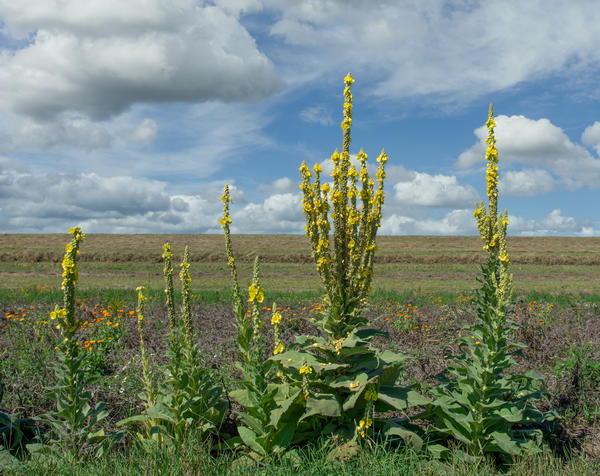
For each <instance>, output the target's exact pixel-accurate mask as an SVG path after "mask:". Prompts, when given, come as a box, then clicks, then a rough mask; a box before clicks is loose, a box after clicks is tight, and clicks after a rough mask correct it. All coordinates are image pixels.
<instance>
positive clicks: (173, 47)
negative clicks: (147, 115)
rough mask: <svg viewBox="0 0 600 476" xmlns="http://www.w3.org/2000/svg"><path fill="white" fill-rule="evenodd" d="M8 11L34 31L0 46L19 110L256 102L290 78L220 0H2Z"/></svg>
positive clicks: (9, 106) (109, 112)
mask: <svg viewBox="0 0 600 476" xmlns="http://www.w3.org/2000/svg"><path fill="white" fill-rule="evenodd" d="M23 3H25V4H23ZM0 16H1V17H2V20H3V22H4V25H5V30H6V31H8V32H9V33H11V34H13V35H15V36H28V35H30V36H31V41H30V42H29V43H28V44H27V45H25V46H24V47H22V48H19V49H16V50H14V51H7V50H4V51H3V52H2V53H1V54H0V91H4V92H5V94H1V95H0V107H2V109H4V110H8V111H12V112H15V113H17V114H21V115H27V116H30V117H33V118H37V119H46V118H53V117H55V116H56V115H58V114H60V113H61V112H64V111H69V110H75V111H79V112H81V113H84V114H86V115H88V116H90V117H91V118H94V119H102V118H107V117H110V116H113V115H116V114H119V113H121V112H123V111H125V110H127V109H128V108H130V107H131V106H132V105H133V104H135V103H140V102H142V103H143V102H153V103H160V102H166V101H188V102H199V101H207V100H221V101H225V102H230V101H251V102H252V101H257V100H259V99H262V98H265V97H267V96H269V95H272V94H273V93H275V92H277V91H279V90H280V88H281V87H282V83H281V81H280V79H279V78H278V76H277V74H276V72H275V68H274V66H273V63H272V62H271V61H270V60H269V59H268V58H267V57H266V56H265V55H264V54H263V53H261V52H260V51H259V50H258V49H257V46H256V43H255V41H254V39H253V38H252V37H251V36H250V34H249V33H248V31H247V30H246V29H245V28H244V27H243V26H242V25H241V24H240V23H239V21H238V20H237V19H236V18H235V17H234V16H231V15H228V14H227V13H225V12H224V11H223V10H221V9H219V8H217V7H215V6H210V5H208V6H199V5H197V4H196V3H195V2H191V1H180V2H175V3H173V2H162V1H159V0H134V1H128V2H125V3H124V2H118V1H116V0H90V1H86V2H80V1H77V0H67V1H64V0H62V1H58V0H35V1H33V0H30V1H27V0H26V1H25V2H13V1H10V2H9V1H6V0H2V1H0Z"/></svg>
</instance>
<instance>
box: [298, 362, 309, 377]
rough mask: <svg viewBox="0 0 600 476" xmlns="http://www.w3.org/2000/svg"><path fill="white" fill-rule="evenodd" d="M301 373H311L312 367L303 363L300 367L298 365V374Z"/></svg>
mask: <svg viewBox="0 0 600 476" xmlns="http://www.w3.org/2000/svg"><path fill="white" fill-rule="evenodd" d="M302 374H307V375H308V374H312V367H309V366H308V365H306V364H304V365H303V366H302V367H300V375H302Z"/></svg>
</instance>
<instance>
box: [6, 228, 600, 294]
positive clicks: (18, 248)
mask: <svg viewBox="0 0 600 476" xmlns="http://www.w3.org/2000/svg"><path fill="white" fill-rule="evenodd" d="M68 240H69V236H68V235H64V234H52V235H0V278H1V279H2V281H3V283H4V286H5V287H9V288H16V287H20V286H23V285H27V284H29V285H38V286H54V285H55V284H56V282H57V279H58V276H59V274H60V269H59V265H58V263H59V262H60V260H61V259H62V256H63V254H64V244H65V243H66V242H67V241H68ZM166 241H169V242H170V243H171V245H172V247H173V250H174V253H175V257H176V259H180V258H181V254H182V252H183V248H184V246H185V245H186V244H188V245H189V246H190V249H191V260H192V261H193V262H194V266H193V272H194V284H195V286H196V287H201V288H203V289H207V290H209V289H211V290H212V289H223V288H228V287H229V272H228V269H227V267H226V265H225V263H226V259H225V253H224V242H223V237H222V236H221V235H100V234H96V235H94V234H90V235H88V237H87V239H86V240H85V241H84V243H83V244H82V248H81V277H82V279H81V281H80V284H81V287H83V288H120V287H126V288H134V287H136V286H138V285H139V284H145V285H147V286H150V287H156V288H158V287H161V286H162V270H161V264H160V263H161V257H160V255H161V252H162V249H161V246H162V244H163V243H165V242H166ZM233 241H234V247H235V249H236V250H237V260H238V262H239V263H240V265H241V266H242V270H241V271H242V273H243V275H245V276H250V273H249V272H248V271H249V270H250V266H251V262H252V261H253V260H254V256H256V255H259V256H260V257H261V262H262V263H263V266H262V270H263V276H264V283H265V285H266V286H268V287H269V288H270V289H272V290H277V291H289V290H299V291H314V290H317V289H318V285H319V284H318V283H319V281H318V279H314V278H316V277H317V274H316V272H315V270H314V266H313V265H312V260H311V257H310V250H309V246H308V240H307V239H306V238H305V237H304V236H299V235H236V236H234V237H233ZM377 242H378V245H379V250H378V252H377V255H376V257H375V258H376V265H375V266H376V269H375V276H376V279H375V282H374V288H375V289H384V290H391V291H399V290H406V289H421V290H423V291H429V292H452V293H454V292H461V291H465V290H468V289H470V288H472V287H473V286H474V284H475V281H474V279H475V276H476V275H477V273H478V267H477V263H479V262H481V260H482V259H484V258H485V254H484V253H483V252H482V251H481V240H480V238H479V237H476V236H472V237H433V236H393V237H392V236H382V237H379V238H378V239H377ZM508 246H509V252H510V255H511V260H512V263H513V273H514V278H515V290H516V291H517V292H523V293H526V292H531V291H537V292H548V293H575V294H579V293H582V292H583V293H593V294H599V293H600V280H598V279H597V278H596V276H597V269H598V268H597V266H599V265H600V253H599V250H600V238H562V237H541V238H537V237H536V238H530V237H510V238H509V242H508ZM245 268H247V269H245Z"/></svg>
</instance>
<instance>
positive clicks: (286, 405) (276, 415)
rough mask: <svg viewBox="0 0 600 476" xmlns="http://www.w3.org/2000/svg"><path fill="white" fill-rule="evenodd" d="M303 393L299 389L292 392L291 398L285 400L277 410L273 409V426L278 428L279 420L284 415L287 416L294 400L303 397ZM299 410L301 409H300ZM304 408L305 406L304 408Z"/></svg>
mask: <svg viewBox="0 0 600 476" xmlns="http://www.w3.org/2000/svg"><path fill="white" fill-rule="evenodd" d="M301 393H302V391H301V390H297V391H296V392H294V393H292V395H291V396H290V397H289V398H287V399H286V400H284V401H283V402H282V403H281V404H280V405H279V406H278V407H277V408H276V409H275V410H273V411H271V425H272V426H273V427H275V428H277V426H278V425H279V421H280V420H281V419H282V418H283V417H284V416H287V415H286V414H287V412H288V410H290V408H291V407H292V405H293V404H294V402H296V401H297V400H299V398H303V396H301ZM298 410H301V409H298ZM302 410H303V408H302Z"/></svg>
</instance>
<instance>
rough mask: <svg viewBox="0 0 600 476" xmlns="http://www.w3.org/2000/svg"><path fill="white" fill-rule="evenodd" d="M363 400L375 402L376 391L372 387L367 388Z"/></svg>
mask: <svg viewBox="0 0 600 476" xmlns="http://www.w3.org/2000/svg"><path fill="white" fill-rule="evenodd" d="M365 400H370V401H372V402H374V401H376V400H377V390H375V388H373V387H372V386H370V387H369V388H367V391H366V392H365Z"/></svg>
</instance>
